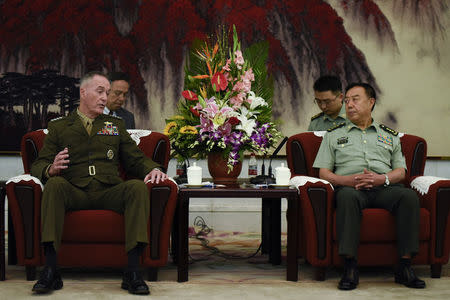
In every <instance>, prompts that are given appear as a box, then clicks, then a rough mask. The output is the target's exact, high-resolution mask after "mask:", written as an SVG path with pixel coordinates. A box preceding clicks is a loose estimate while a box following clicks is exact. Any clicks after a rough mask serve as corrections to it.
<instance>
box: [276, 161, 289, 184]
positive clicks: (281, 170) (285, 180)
mask: <svg viewBox="0 0 450 300" xmlns="http://www.w3.org/2000/svg"><path fill="white" fill-rule="evenodd" d="M290 179H291V170H290V169H289V168H287V167H285V166H284V163H281V167H277V168H275V182H276V184H277V185H289V180H290Z"/></svg>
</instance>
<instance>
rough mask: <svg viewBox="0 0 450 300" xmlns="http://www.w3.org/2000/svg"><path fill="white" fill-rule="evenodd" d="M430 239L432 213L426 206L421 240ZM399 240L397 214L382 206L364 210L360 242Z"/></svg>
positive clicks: (334, 230) (420, 235) (334, 227)
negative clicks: (396, 223)
mask: <svg viewBox="0 0 450 300" xmlns="http://www.w3.org/2000/svg"><path fill="white" fill-rule="evenodd" d="M333 224H334V226H333V240H334V241H337V235H336V212H334V213H333ZM429 239H430V213H429V212H428V210H426V209H425V208H421V209H420V231H419V240H420V241H427V240H429ZM396 240H397V231H396V225H395V216H393V215H391V214H390V213H389V211H387V210H385V209H382V208H367V209H364V210H363V217H362V221H361V234H360V242H362V243H363V242H374V241H379V242H393V241H396Z"/></svg>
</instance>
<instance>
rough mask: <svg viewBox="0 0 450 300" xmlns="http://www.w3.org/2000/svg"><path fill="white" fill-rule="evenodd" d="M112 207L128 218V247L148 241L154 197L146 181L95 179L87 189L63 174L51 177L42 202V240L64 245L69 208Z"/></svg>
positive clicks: (126, 225) (57, 246)
mask: <svg viewBox="0 0 450 300" xmlns="http://www.w3.org/2000/svg"><path fill="white" fill-rule="evenodd" d="M84 209H109V210H113V211H115V212H117V213H120V214H123V215H124V217H125V239H126V241H125V250H126V251H127V252H128V251H129V250H131V249H132V248H134V247H135V246H136V245H137V243H138V242H140V243H145V244H147V243H148V234H147V226H148V218H149V214H150V200H149V192H148V189H147V186H146V185H145V183H144V181H142V180H136V179H133V180H127V181H124V182H122V183H120V184H117V185H107V184H103V183H101V182H99V181H97V180H95V179H93V180H92V181H91V182H90V183H89V185H88V186H86V187H85V188H78V187H76V186H74V185H72V184H71V183H70V182H68V181H67V180H66V179H64V178H63V177H60V176H55V177H50V178H49V179H48V181H47V183H46V184H45V188H44V193H43V196H42V204H41V221H42V242H43V243H44V242H53V245H54V247H55V250H58V249H59V246H60V245H61V237H62V231H63V227H64V215H65V213H66V211H75V210H84Z"/></svg>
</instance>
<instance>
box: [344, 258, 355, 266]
mask: <svg viewBox="0 0 450 300" xmlns="http://www.w3.org/2000/svg"><path fill="white" fill-rule="evenodd" d="M356 264H357V263H356V258H355V257H346V258H344V266H345V267H347V268H348V267H356Z"/></svg>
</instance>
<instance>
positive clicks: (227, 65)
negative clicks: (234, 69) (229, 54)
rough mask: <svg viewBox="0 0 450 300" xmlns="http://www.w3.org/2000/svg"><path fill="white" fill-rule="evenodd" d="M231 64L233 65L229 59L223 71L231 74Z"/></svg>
mask: <svg viewBox="0 0 450 300" xmlns="http://www.w3.org/2000/svg"><path fill="white" fill-rule="evenodd" d="M230 63H231V59H227V63H226V65H225V66H223V67H222V70H225V71H228V72H230V71H231V69H230Z"/></svg>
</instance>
